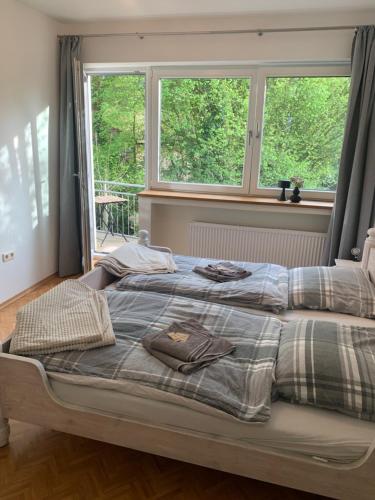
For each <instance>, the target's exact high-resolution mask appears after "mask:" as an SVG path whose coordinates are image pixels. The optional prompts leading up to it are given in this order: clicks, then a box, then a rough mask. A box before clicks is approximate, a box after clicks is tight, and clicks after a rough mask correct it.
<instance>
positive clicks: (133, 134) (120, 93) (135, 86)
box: [86, 71, 146, 253]
mask: <svg viewBox="0 0 375 500" xmlns="http://www.w3.org/2000/svg"><path fill="white" fill-rule="evenodd" d="M86 77H87V78H86V116H87V122H88V123H87V127H86V129H87V139H88V141H87V143H88V148H87V149H88V163H89V176H90V179H89V185H90V188H91V193H90V200H91V207H90V219H91V220H90V227H91V245H92V248H93V249H94V251H95V253H108V252H112V251H113V250H115V249H116V248H117V247H119V246H120V245H122V244H123V243H124V242H125V241H131V240H133V239H136V237H137V234H138V229H139V223H138V221H139V214H138V198H137V194H138V193H139V192H140V191H142V190H143V189H144V187H145V157H146V147H145V144H146V73H145V72H142V71H132V72H129V73H123V72H121V73H117V72H116V73H108V72H106V73H103V72H100V71H99V72H95V71H94V72H90V71H87V72H86Z"/></svg>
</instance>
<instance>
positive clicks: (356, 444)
mask: <svg viewBox="0 0 375 500" xmlns="http://www.w3.org/2000/svg"><path fill="white" fill-rule="evenodd" d="M363 266H365V268H366V269H368V270H369V272H370V274H372V276H374V275H375V230H370V233H369V238H368V239H367V241H366V244H365V249H364V258H363ZM82 279H83V281H84V282H86V283H87V284H89V285H90V286H92V287H93V288H96V289H103V288H105V287H107V286H109V285H110V284H111V282H112V281H113V277H111V276H110V275H109V274H108V273H106V272H105V270H104V269H102V268H97V269H95V270H94V271H93V272H91V273H89V274H88V275H86V276H85V277H83V278H82ZM258 314H259V311H258ZM307 314H308V315H309V314H310V315H313V316H315V315H317V314H318V315H319V316H320V317H322V318H325V319H330V320H332V319H337V315H334V314H333V313H328V312H321V313H320V314H319V312H318V311H309V312H307ZM296 315H298V316H299V317H304V311H287V312H285V316H284V317H283V318H282V319H283V321H285V322H288V321H289V320H290V319H295V317H296ZM333 316H334V318H333ZM279 317H280V316H279ZM339 318H341V322H345V321H347V322H348V324H357V323H356V322H362V321H363V322H372V321H373V320H366V319H362V318H353V317H344V315H339ZM370 324H372V323H370ZM8 350H9V341H7V342H5V343H4V344H3V345H2V353H1V354H0V445H6V444H7V442H8V437H9V427H8V424H7V419H8V418H14V419H16V420H21V421H26V422H30V423H35V424H38V425H43V426H46V427H50V428H52V429H55V430H59V431H62V432H68V433H72V434H77V435H80V436H84V437H88V438H92V439H97V440H101V441H106V442H109V443H113V444H117V445H121V446H125V447H129V448H134V449H138V450H141V451H146V452H149V453H155V454H158V455H162V456H166V457H170V458H174V459H177V460H182V461H187V462H191V463H195V464H198V465H203V466H206V467H211V468H216V469H219V470H223V471H227V472H231V473H235V474H239V475H243V476H247V477H251V478H255V479H259V480H263V481H267V482H273V483H276V484H280V485H284V486H288V487H292V488H297V489H301V490H305V491H310V492H314V493H317V494H322V495H327V496H331V497H335V498H353V497H354V496H356V497H358V498H363V499H367V498H368V499H370V498H371V499H372V498H373V497H374V492H375V478H374V474H373V471H374V468H375V454H374V447H375V424H374V423H373V422H365V421H361V420H356V419H353V418H351V417H347V416H345V415H340V414H336V413H334V412H330V411H328V410H323V409H316V408H309V407H302V406H301V407H295V406H292V405H290V404H288V403H283V402H281V401H280V402H277V403H274V405H273V412H274V415H273V418H272V419H271V420H270V421H268V422H267V423H266V424H260V425H259V424H247V423H242V422H240V423H239V422H237V421H236V422H234V421H233V419H230V418H228V417H224V416H223V415H222V412H220V414H219V413H218V412H217V411H215V409H212V410H211V411H210V412H206V411H203V408H202V406H201V404H200V403H199V402H191V401H188V402H187V401H186V398H182V399H181V398H180V397H179V396H177V395H175V394H166V393H164V392H162V393H161V391H158V390H154V389H152V388H145V387H143V386H140V385H137V384H131V383H130V384H129V383H128V382H126V383H124V382H120V383H118V381H109V380H100V383H99V384H98V383H95V384H92V378H91V377H85V376H82V377H77V376H72V375H69V374H63V373H47V372H46V370H45V369H44V367H43V365H42V363H41V362H40V361H38V360H36V359H31V358H25V357H21V356H14V355H11V354H8ZM205 410H206V408H205ZM176 417H178V418H176ZM177 421H178V424H176V422H177Z"/></svg>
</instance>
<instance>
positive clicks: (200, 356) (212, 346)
mask: <svg viewBox="0 0 375 500" xmlns="http://www.w3.org/2000/svg"><path fill="white" fill-rule="evenodd" d="M142 342H143V347H144V348H145V349H146V350H147V351H148V352H149V353H150V354H152V355H153V356H155V357H156V358H158V359H159V360H160V361H162V362H163V363H165V364H166V365H168V366H169V367H171V368H173V369H174V370H176V371H180V372H181V373H184V374H189V373H192V372H193V371H196V370H199V369H201V368H203V367H204V366H207V365H209V364H210V363H212V362H213V361H216V360H217V359H218V358H220V357H222V356H226V355H227V354H230V353H231V352H233V350H234V349H235V346H234V345H233V344H231V343H230V342H228V341H227V340H226V339H222V338H220V337H215V336H214V335H212V334H210V332H209V331H208V330H206V328H204V327H203V326H202V325H201V324H200V323H199V322H198V321H196V320H194V319H192V320H189V321H182V322H174V323H172V325H171V326H170V327H169V328H167V329H166V330H163V331H162V332H158V333H152V334H150V335H146V336H145V337H144V339H143V341H142Z"/></svg>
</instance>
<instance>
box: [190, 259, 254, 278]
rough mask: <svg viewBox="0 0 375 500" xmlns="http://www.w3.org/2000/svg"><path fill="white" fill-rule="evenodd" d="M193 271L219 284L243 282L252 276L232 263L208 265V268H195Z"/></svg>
mask: <svg viewBox="0 0 375 500" xmlns="http://www.w3.org/2000/svg"><path fill="white" fill-rule="evenodd" d="M193 271H194V272H195V273H198V274H201V275H202V276H204V277H205V278H208V279H210V280H213V281H218V282H219V283H225V282H227V281H235V280H242V279H244V278H247V277H248V276H251V272H250V271H246V269H243V268H242V267H239V266H236V265H235V264H232V262H218V263H217V264H208V266H206V267H200V266H195V267H194V269H193Z"/></svg>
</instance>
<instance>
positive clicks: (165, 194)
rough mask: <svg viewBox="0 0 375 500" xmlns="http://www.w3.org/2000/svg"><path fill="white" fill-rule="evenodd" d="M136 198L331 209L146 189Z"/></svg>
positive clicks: (329, 204) (322, 204) (326, 205)
mask: <svg viewBox="0 0 375 500" xmlns="http://www.w3.org/2000/svg"><path fill="white" fill-rule="evenodd" d="M138 196H141V197H147V198H154V199H163V198H164V199H171V200H188V201H207V202H219V203H223V202H224V203H241V204H244V205H263V206H264V207H278V208H279V207H280V208H281V207H288V208H293V209H298V208H300V209H301V208H302V209H309V208H311V209H319V210H326V211H327V214H329V212H330V211H331V210H332V208H333V202H330V201H316V200H302V201H301V202H300V203H291V202H290V201H279V200H277V199H275V198H265V197H260V196H239V195H221V194H207V193H206V194H202V193H184V192H181V191H159V190H156V189H148V190H145V191H141V192H140V193H138Z"/></svg>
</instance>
